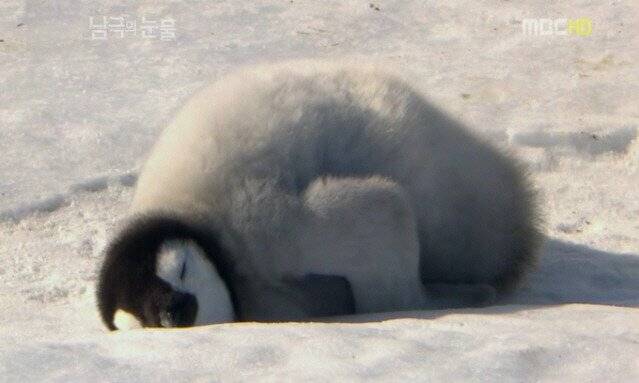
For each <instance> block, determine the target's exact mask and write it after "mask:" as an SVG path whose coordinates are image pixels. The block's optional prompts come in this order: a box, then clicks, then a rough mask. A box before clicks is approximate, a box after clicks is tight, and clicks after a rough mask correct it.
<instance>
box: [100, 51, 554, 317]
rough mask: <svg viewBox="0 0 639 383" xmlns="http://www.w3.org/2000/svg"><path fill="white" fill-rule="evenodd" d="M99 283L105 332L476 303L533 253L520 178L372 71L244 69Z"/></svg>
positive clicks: (175, 144) (183, 134)
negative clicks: (135, 326) (128, 328)
mask: <svg viewBox="0 0 639 383" xmlns="http://www.w3.org/2000/svg"><path fill="white" fill-rule="evenodd" d="M132 214H133V219H132V220H131V221H129V222H128V223H127V224H126V225H125V227H124V229H123V230H122V232H121V233H120V234H119V235H117V236H115V238H114V240H113V242H112V243H111V245H110V247H109V248H108V250H107V253H106V259H105V261H104V264H103V266H102V270H101V272H100V281H99V286H98V292H97V293H98V296H97V297H98V305H99V308H100V313H101V316H102V319H103V320H104V322H105V323H106V325H107V326H108V327H109V328H110V329H116V328H125V327H130V326H131V325H138V326H143V327H158V326H161V327H176V326H190V325H195V324H206V323H218V322H227V321H243V320H268V321H281V320H303V319H308V318H313V317H318V316H326V315H347V314H352V313H366V312H378V311H390V310H417V309H424V308H440V307H458V306H476V305H483V304H489V303H491V302H492V301H493V300H494V299H495V297H498V296H500V295H502V294H505V293H507V292H509V291H511V290H512V288H513V287H515V286H516V285H517V283H518V281H519V280H520V279H521V277H522V276H523V275H524V274H525V272H526V271H527V270H528V269H529V268H530V266H531V265H532V264H533V261H534V258H535V253H536V249H537V247H538V244H539V240H540V237H541V236H540V233H539V230H538V219H537V214H536V207H535V203H534V198H533V193H532V191H531V188H530V187H529V185H528V182H527V179H526V177H525V174H524V172H523V170H522V167H521V166H519V165H518V163H517V161H516V160H514V159H513V158H511V157H510V156H508V155H506V154H504V153H502V152H501V151H499V150H497V149H496V148H494V147H492V146H491V145H489V144H487V143H486V142H484V141H483V140H481V139H479V138H477V137H475V136H474V135H473V134H472V133H471V132H469V131H467V130H466V129H465V128H464V127H463V126H462V125H461V124H459V123H458V122H456V121H454V120H452V119H450V118H448V117H447V116H446V115H445V114H443V113H442V112H440V111H439V110H438V109H436V108H435V107H433V106H432V105H430V104H429V103H428V102H427V101H426V100H425V99H424V98H423V97H422V96H421V95H419V94H418V93H417V92H416V91H414V90H413V89H412V88H411V87H410V86H409V85H408V84H407V83H406V82H405V81H403V80H401V79H400V78H398V77H396V76H394V75H391V74H388V73H386V72H385V71H383V70H378V69H376V68H374V67H362V66H361V65H347V64H336V63H325V62H317V61H295V62H286V63H281V64H275V65H264V66H257V67H250V68H245V69H243V70H239V71H238V72H236V73H233V74H230V75H228V76H226V77H224V78H222V79H220V80H219V81H218V82H216V83H215V84H213V85H211V86H209V87H208V88H206V89H204V90H203V91H202V92H200V93H199V94H197V95H196V96H195V97H193V98H192V99H191V100H190V101H189V102H188V103H187V104H186V105H185V106H184V107H183V108H182V110H181V111H180V112H179V113H178V114H177V116H176V117H175V119H174V120H173V121H172V122H171V124H170V125H169V126H168V127H167V128H166V129H165V131H164V132H163V133H162V135H161V137H160V138H159V140H158V142H157V143H156V145H155V147H154V148H153V150H152V152H151V154H150V156H149V158H148V159H147V162H146V164H145V165H144V167H143V169H142V172H141V174H140V177H139V179H138V184H137V186H136V192H135V197H134V200H133V205H132Z"/></svg>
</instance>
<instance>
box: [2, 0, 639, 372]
mask: <svg viewBox="0 0 639 383" xmlns="http://www.w3.org/2000/svg"><path fill="white" fill-rule="evenodd" d="M119 3H120V2H116V1H112V0H109V1H100V2H91V1H81V2H79V1H72V0H58V1H53V0H49V1H35V0H34V1H19V0H3V1H2V2H1V3H0V40H1V41H0V156H1V157H0V158H1V159H2V161H0V176H1V177H0V196H1V199H0V261H1V262H2V263H1V264H0V380H2V381H10V382H11V381H20V382H22V381H65V382H67V381H156V380H165V381H168V380H171V381H237V380H256V379H258V380H265V381H281V380H284V381H300V380H316V381H326V380H329V379H336V380H339V381H362V380H380V381H408V380H417V381H446V382H448V381H506V382H508V381H517V382H519V381H575V382H577V381H578V382H584V381H616V382H632V381H639V191H638V189H639V139H638V138H637V136H638V134H639V66H638V64H637V59H638V58H639V34H637V31H638V30H639V7H638V6H637V5H636V3H635V2H633V1H631V0H628V1H626V2H623V1H609V2H589V1H576V0H571V1H564V2H561V3H560V4H558V3H557V4H556V3H553V5H549V4H548V3H547V2H545V1H542V0H535V1H527V2H516V1H512V2H506V1H470V0H468V1H465V0H464V1H456V2H445V3H443V2H442V3H441V4H436V3H426V2H423V1H417V0H416V1H400V0H398V1H375V2H374V5H373V6H371V5H370V4H369V3H370V0H368V1H337V0H336V1H321V2H320V1H302V0H293V1H290V0H286V1H285V0H277V1H275V0H270V1H259V2H234V1H231V0H226V1H224V0H222V1H217V2H215V3H213V2H211V3H208V2H195V1H139V2H137V3H135V4H133V5H126V6H124V5H119ZM130 3H131V2H130ZM522 3H523V4H522ZM377 8H379V10H377ZM123 13H124V14H128V15H129V16H130V19H132V20H137V21H138V22H140V20H141V18H142V16H144V15H146V16H147V18H150V19H154V20H160V19H162V18H166V17H171V18H173V19H175V20H176V35H177V36H176V39H175V41H160V40H158V39H155V40H151V39H144V38H142V37H141V36H140V34H139V33H138V34H136V35H135V36H127V37H125V38H123V39H119V38H115V37H110V38H109V39H108V40H107V41H94V40H91V39H90V30H89V17H90V16H94V17H99V16H118V15H120V14H123ZM538 17H547V18H553V19H555V18H579V17H588V18H590V19H592V21H593V32H592V35H591V36H588V37H578V36H557V35H551V36H526V35H524V34H523V33H522V29H521V28H522V20H523V19H524V18H538ZM344 55H348V56H355V57H359V58H360V59H361V60H368V59H375V60H381V61H385V62H388V63H389V64H392V65H394V66H395V67H399V68H400V69H402V70H405V72H406V73H407V76H409V77H410V78H411V79H412V80H413V83H414V85H415V86H416V87H418V88H419V89H421V90H423V91H424V92H425V93H426V94H428V96H429V98H430V99H431V100H432V101H433V102H435V103H436V104H438V105H440V106H441V107H442V108H443V109H444V110H446V111H448V112H449V113H450V114H451V115H452V116H454V117H455V118H458V119H460V120H462V121H464V122H466V123H467V124H468V125H469V126H470V127H471V128H472V129H475V130H477V131H479V132H480V133H481V134H483V135H485V136H487V137H489V138H490V139H491V140H492V141H493V142H495V143H497V144H498V145H501V146H504V147H507V148H508V149H509V150H511V151H512V152H514V153H515V154H517V155H518V156H520V157H521V158H523V159H524V160H526V161H527V162H528V163H529V164H530V166H531V171H532V178H533V180H534V182H535V185H536V186H537V187H538V189H539V192H540V196H541V199H542V201H543V212H544V216H545V218H546V232H547V234H548V241H547V242H546V244H545V245H544V248H543V249H542V254H541V259H540V262H539V268H538V270H537V271H536V272H535V273H533V274H532V275H531V276H530V278H529V279H528V280H527V282H526V284H525V285H524V286H523V287H522V289H521V290H520V291H518V292H517V293H516V294H515V295H514V296H513V297H512V298H510V299H509V300H508V301H504V302H501V303H500V305H498V306H494V307H489V308H484V309H476V310H471V309H466V310H455V311H428V312H426V311H425V312H415V313H394V314H380V315H374V316H368V317H353V318H336V319H334V320H332V321H331V323H282V324H255V323H248V324H225V325H217V326H209V327H201V328H195V329H189V330H170V331H169V330H165V331H148V330H147V331H132V332H128V333H119V334H108V333H107V332H106V331H105V329H104V328H103V326H102V324H101V323H100V321H99V319H98V316H97V311H96V309H95V302H94V283H95V272H96V270H97V268H98V266H99V264H100V261H101V256H102V251H103V249H104V247H105V245H106V243H107V241H108V239H109V236H110V235H111V234H112V233H113V232H114V230H115V228H117V226H118V224H119V223H120V222H121V220H122V219H123V218H124V217H125V216H126V209H127V204H128V202H129V201H130V199H131V194H132V186H133V185H134V184H135V178H136V172H137V169H138V168H139V166H140V164H141V162H142V161H143V159H144V154H145V153H146V152H147V151H148V149H149V147H150V145H151V144H152V143H153V141H154V139H155V138H156V137H157V135H158V133H159V131H160V130H161V129H162V127H163V126H164V125H165V124H166V122H167V121H168V119H169V118H170V116H171V115H172V114H173V113H174V112H175V110H176V109H177V108H178V107H179V106H180V105H181V103H182V102H183V101H184V100H186V98H187V97H188V96H189V94H191V93H192V92H193V91H195V90H196V89H198V88H199V87H201V86H202V85H204V84H205V83H207V82H209V81H210V80H211V79H214V78H215V77H217V76H218V75H220V74H221V73H224V72H226V71H228V70H229V69H231V68H233V67H234V66H237V65H238V64H247V63H255V62H261V61H268V60H275V59H284V58H299V57H324V58H330V57H342V56H344Z"/></svg>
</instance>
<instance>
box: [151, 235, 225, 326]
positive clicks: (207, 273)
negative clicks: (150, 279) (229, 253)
mask: <svg viewBox="0 0 639 383" xmlns="http://www.w3.org/2000/svg"><path fill="white" fill-rule="evenodd" d="M157 262H158V263H157V268H156V270H157V271H156V273H157V276H158V277H160V278H162V279H163V280H164V281H165V282H167V283H169V284H170V285H171V287H172V288H173V289H174V290H177V291H181V292H186V293H190V294H193V295H194V296H195V298H196V299H197V304H198V309H197V315H196V317H195V324H196V325H205V324H211V323H222V322H231V321H232V320H233V317H234V313H233V304H232V303H231V295H230V294H229V291H228V288H227V287H226V284H225V283H224V281H223V280H222V278H220V275H219V274H218V272H217V270H216V269H215V267H214V266H213V264H212V263H211V262H209V260H208V259H207V258H206V255H205V254H204V251H203V250H202V249H201V248H200V247H199V246H198V245H197V244H196V243H195V242H193V241H177V240H176V241H168V242H167V243H165V244H164V245H162V247H161V248H160V251H159V253H158V257H157Z"/></svg>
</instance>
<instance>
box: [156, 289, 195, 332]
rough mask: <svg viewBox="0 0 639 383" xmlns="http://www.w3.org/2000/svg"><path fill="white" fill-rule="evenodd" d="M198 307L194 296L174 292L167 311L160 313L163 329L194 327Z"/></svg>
mask: <svg viewBox="0 0 639 383" xmlns="http://www.w3.org/2000/svg"><path fill="white" fill-rule="evenodd" d="M197 307H198V306H197V299H196V298H195V296H194V295H192V294H189V293H184V292H181V291H174V292H172V293H171V299H170V302H169V304H168V306H167V307H166V310H163V311H161V312H160V324H161V325H162V327H188V326H192V325H193V323H194V322H195V316H196V315H197Z"/></svg>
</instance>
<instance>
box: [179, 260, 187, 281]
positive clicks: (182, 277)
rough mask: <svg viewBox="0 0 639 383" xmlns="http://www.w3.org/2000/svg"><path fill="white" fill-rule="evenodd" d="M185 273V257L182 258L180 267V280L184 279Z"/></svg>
mask: <svg viewBox="0 0 639 383" xmlns="http://www.w3.org/2000/svg"><path fill="white" fill-rule="evenodd" d="M185 275H186V259H185V260H184V263H183V264H182V269H181V270H180V280H182V281H183V280H184V276H185Z"/></svg>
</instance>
